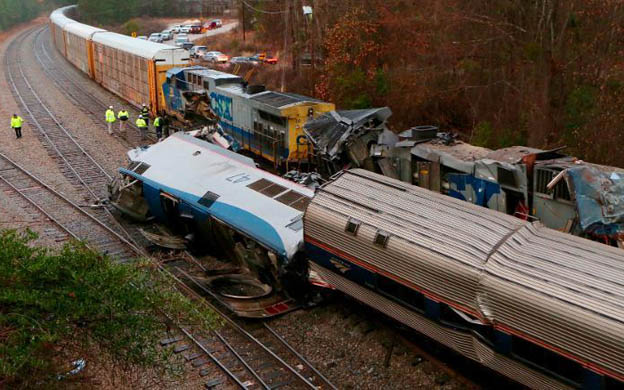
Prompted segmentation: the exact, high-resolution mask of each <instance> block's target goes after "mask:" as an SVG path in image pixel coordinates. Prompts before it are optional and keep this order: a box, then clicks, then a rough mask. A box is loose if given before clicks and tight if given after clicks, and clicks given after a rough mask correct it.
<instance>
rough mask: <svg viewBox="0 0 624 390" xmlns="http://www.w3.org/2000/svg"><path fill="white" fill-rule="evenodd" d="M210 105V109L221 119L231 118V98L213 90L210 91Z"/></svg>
mask: <svg viewBox="0 0 624 390" xmlns="http://www.w3.org/2000/svg"><path fill="white" fill-rule="evenodd" d="M210 106H211V107H212V111H214V113H215V114H217V116H218V117H220V118H221V119H227V120H229V121H231V120H232V98H231V97H227V96H223V95H219V94H217V93H215V92H211V93H210Z"/></svg>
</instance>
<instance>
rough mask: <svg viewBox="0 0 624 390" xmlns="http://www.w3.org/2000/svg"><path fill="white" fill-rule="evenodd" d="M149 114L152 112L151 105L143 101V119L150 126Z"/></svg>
mask: <svg viewBox="0 0 624 390" xmlns="http://www.w3.org/2000/svg"><path fill="white" fill-rule="evenodd" d="M149 114H150V110H149V107H147V104H145V103H143V106H141V115H143V119H144V120H145V123H147V125H148V126H149Z"/></svg>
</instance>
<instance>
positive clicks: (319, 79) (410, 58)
mask: <svg viewBox="0 0 624 390" xmlns="http://www.w3.org/2000/svg"><path fill="white" fill-rule="evenodd" d="M247 3H248V4H249V5H250V6H251V7H246V12H247V19H248V20H251V21H252V22H255V24H253V25H251V26H250V27H252V28H254V29H255V30H256V31H257V33H258V34H259V35H261V36H263V37H264V39H265V40H266V41H267V42H276V44H277V45H278V46H279V47H283V46H284V43H285V44H286V46H287V50H288V52H289V53H292V54H294V60H293V65H292V66H293V68H294V69H295V71H297V72H310V70H309V67H303V66H301V61H299V59H301V56H302V54H303V53H305V54H303V56H304V57H305V56H307V57H308V58H309V57H312V58H315V59H316V60H319V66H318V67H317V69H316V70H315V71H312V73H313V75H314V77H315V80H316V81H315V91H314V93H315V94H316V96H318V97H321V98H323V99H327V100H331V101H333V102H336V103H337V105H338V106H339V107H341V108H356V107H368V106H380V105H388V106H390V107H391V108H392V110H393V112H394V115H393V120H392V124H393V125H394V127H395V129H396V130H401V129H405V128H407V127H410V126H414V125H418V124H436V125H439V126H440V127H441V128H442V129H443V130H455V131H460V132H462V133H463V134H464V135H465V138H466V139H467V140H469V141H471V142H473V143H476V144H480V145H484V146H489V147H502V146H508V145H512V144H525V145H530V146H534V147H540V148H549V147H554V146H560V145H568V147H569V149H568V150H567V151H568V152H569V153H572V154H576V155H578V156H579V157H581V158H584V159H586V160H589V161H595V162H601V163H604V164H610V165H619V166H624V153H621V152H620V149H621V145H622V144H623V143H624V131H622V127H623V125H622V123H623V120H622V119H623V117H624V108H622V107H624V105H623V103H624V98H623V96H624V95H623V92H624V89H623V88H624V74H623V73H622V68H623V65H624V61H623V60H622V58H623V57H622V43H623V42H622V40H623V35H622V27H623V24H622V23H623V17H624V9H623V5H624V4H623V2H622V1H619V0H502V1H483V0H462V1H459V0H447V1H441V0H421V1H406V0H343V1H339V2H336V1H329V0H311V1H303V0H271V1H266V0H258V1H247ZM303 5H312V7H313V16H312V17H311V18H309V17H308V18H306V17H304V15H303V12H302V6H303ZM252 7H253V9H252ZM284 31H286V34H284ZM289 87H291V88H295V89H296V88H297V86H296V85H291V86H289ZM299 92H310V91H299Z"/></svg>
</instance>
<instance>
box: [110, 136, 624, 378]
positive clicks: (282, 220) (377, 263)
mask: <svg viewBox="0 0 624 390" xmlns="http://www.w3.org/2000/svg"><path fill="white" fill-rule="evenodd" d="M129 156H130V158H131V160H132V162H131V164H130V166H128V167H127V168H122V169H120V175H119V177H118V178H117V180H116V181H115V183H114V185H112V186H111V193H110V200H111V204H113V205H115V207H117V208H118V209H119V210H121V211H122V212H123V213H125V214H126V215H130V216H133V217H135V218H137V217H139V218H141V219H144V220H149V219H152V218H155V219H156V220H157V221H158V222H160V223H162V224H164V225H166V226H168V227H170V228H172V229H175V230H176V231H177V232H178V233H179V234H180V236H181V237H182V236H183V237H192V240H193V241H194V242H195V245H194V246H198V245H199V246H203V247H204V249H206V250H210V251H215V253H213V254H214V255H215V256H217V257H219V258H222V259H224V260H225V259H227V260H228V261H231V262H232V264H234V265H237V266H238V267H241V265H245V267H246V268H248V269H250V270H253V272H254V274H255V275H254V276H256V277H257V278H258V279H259V281H260V282H262V283H265V284H270V285H271V286H273V287H274V288H276V289H280V288H284V289H288V288H292V287H293V286H295V287H301V286H303V285H305V284H306V280H310V281H311V280H314V281H315V283H317V284H318V285H323V286H332V287H333V288H336V289H338V290H340V291H342V292H344V293H346V294H348V295H351V296H353V297H354V298H355V299H358V300H360V301H362V302H364V303H365V304H367V305H370V306H371V307H373V308H375V309H377V310H379V311H380V312H382V313H385V314H387V315H388V316H390V317H392V318H395V319H396V320H398V321H400V322H402V323H404V324H406V325H407V326H410V327H412V328H413V329H415V330H417V331H419V332H422V333H423V334H425V335H427V336H429V337H431V338H433V339H435V340H437V341H438V342H440V343H442V344H444V345H446V346H448V347H450V348H452V349H454V350H455V351H457V352H459V353H461V354H462V355H464V356H467V357H468V358H470V359H473V360H475V361H477V362H480V363H482V364H483V365H485V366H487V367H489V368H491V369H493V370H495V371H497V372H499V373H502V374H504V375H506V376H508V377H510V378H512V379H514V380H516V381H518V382H520V383H522V384H524V385H526V386H529V387H531V388H535V389H602V390H612V389H621V388H622V386H623V383H622V382H621V381H622V380H623V379H624V339H622V335H623V334H624V284H623V282H622V281H624V251H622V250H621V249H618V248H613V247H610V246H607V245H603V244H600V243H597V242H593V241H590V240H587V239H584V238H580V237H576V236H573V235H569V234H564V233H561V232H557V231H555V230H552V229H548V228H546V227H544V226H543V225H541V224H540V223H539V222H533V223H531V222H529V221H525V220H521V219H518V218H515V217H513V216H510V215H506V214H503V213H500V212H497V211H494V210H489V209H486V208H483V207H479V206H476V205H473V204H470V203H468V202H465V201H461V200H459V199H453V198H451V197H448V196H445V195H442V194H439V193H435V192H432V191H429V190H426V189H423V188H419V187H416V186H413V185H410V184H407V183H404V182H401V181H399V180H395V179H391V178H388V177H386V176H383V175H379V174H376V173H372V172H370V171H367V170H363V169H353V170H348V171H344V172H341V173H340V174H338V175H337V176H335V177H334V178H333V179H332V180H331V181H329V182H328V183H326V184H325V185H323V186H322V187H320V188H319V189H317V190H316V191H313V190H310V189H309V188H307V187H305V186H300V185H298V184H296V183H293V182H291V181H288V180H285V179H283V178H281V177H279V176H275V175H272V174H270V173H268V172H266V171H263V170H260V169H258V168H257V167H256V165H255V163H254V161H253V160H252V159H250V158H248V157H244V156H241V155H240V154H237V153H234V152H232V151H229V150H225V149H223V148H220V147H218V146H216V145H213V144H211V143H209V142H206V141H203V140H200V139H197V138H195V137H193V136H191V135H188V134H185V133H181V132H180V133H176V134H174V135H172V136H170V137H168V138H167V139H165V140H163V141H161V142H159V143H157V144H154V145H151V146H149V147H148V148H139V149H135V150H133V151H131V152H130V153H129ZM174 166H175V168H172V167H174ZM208 243H209V244H208Z"/></svg>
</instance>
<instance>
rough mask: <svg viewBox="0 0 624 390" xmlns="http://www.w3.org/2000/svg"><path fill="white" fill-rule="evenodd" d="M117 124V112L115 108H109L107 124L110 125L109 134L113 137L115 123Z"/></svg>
mask: <svg viewBox="0 0 624 390" xmlns="http://www.w3.org/2000/svg"><path fill="white" fill-rule="evenodd" d="M114 122H115V111H113V106H110V107H108V110H106V124H107V125H108V134H110V135H113V123H114Z"/></svg>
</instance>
